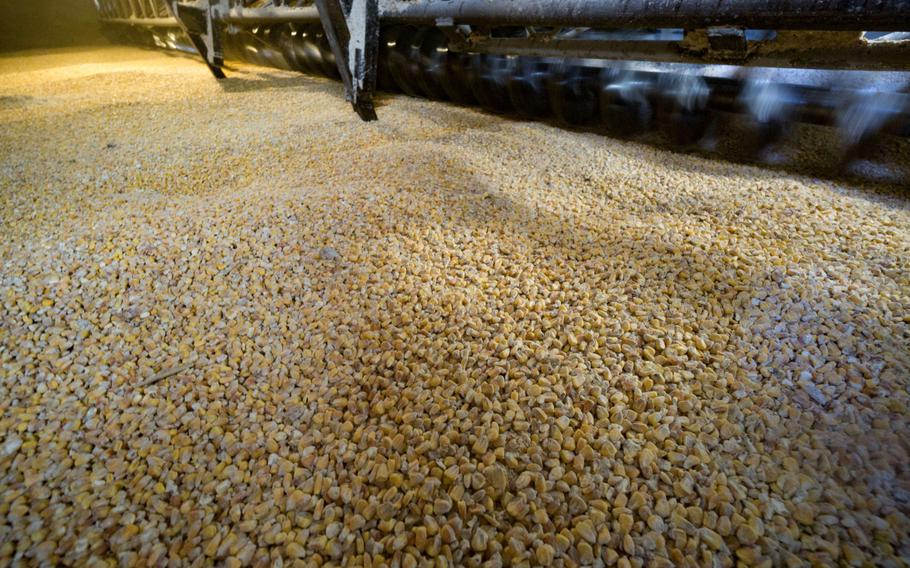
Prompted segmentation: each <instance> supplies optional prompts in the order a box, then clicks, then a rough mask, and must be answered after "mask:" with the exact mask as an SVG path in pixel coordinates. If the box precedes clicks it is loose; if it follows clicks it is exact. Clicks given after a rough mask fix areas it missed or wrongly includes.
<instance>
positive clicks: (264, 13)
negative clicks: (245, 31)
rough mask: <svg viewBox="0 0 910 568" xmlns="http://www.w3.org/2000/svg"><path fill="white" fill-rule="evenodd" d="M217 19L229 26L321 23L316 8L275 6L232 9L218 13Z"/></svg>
mask: <svg viewBox="0 0 910 568" xmlns="http://www.w3.org/2000/svg"><path fill="white" fill-rule="evenodd" d="M215 19H216V20H220V21H222V22H225V23H228V24H247V25H264V24H284V23H304V22H305V23H315V22H318V21H319V11H318V10H317V9H316V6H305V7H301V8H291V7H287V6H280V7H277V6H273V7H269V8H232V9H231V10H230V11H228V12H227V13H216V14H215Z"/></svg>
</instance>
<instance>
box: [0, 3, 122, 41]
mask: <svg viewBox="0 0 910 568" xmlns="http://www.w3.org/2000/svg"><path fill="white" fill-rule="evenodd" d="M104 42H105V40H104V38H103V37H102V36H101V33H100V31H99V29H98V20H97V16H96V14H95V5H94V3H93V2H92V0H0V51H15V50H20V49H36V48H53V47H69V46H76V45H96V44H99V43H104Z"/></svg>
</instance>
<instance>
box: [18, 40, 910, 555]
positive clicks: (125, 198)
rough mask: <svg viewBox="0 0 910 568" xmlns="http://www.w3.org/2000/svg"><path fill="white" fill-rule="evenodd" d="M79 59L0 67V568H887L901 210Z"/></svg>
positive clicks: (449, 115)
mask: <svg viewBox="0 0 910 568" xmlns="http://www.w3.org/2000/svg"><path fill="white" fill-rule="evenodd" d="M78 59H81V60H83V61H85V60H86V58H85V54H80V55H79V57H78ZM78 59H77V58H73V59H66V56H65V55H59V54H58V55H55V56H47V57H34V58H29V59H28V60H24V59H21V60H4V61H3V62H2V63H0V68H2V69H3V73H4V77H5V80H4V81H0V95H2V98H0V101H3V102H2V104H3V105H4V106H3V107H0V121H2V128H0V189H2V192H0V201H2V203H0V205H2V207H0V223H2V225H0V226H2V234H3V236H4V239H3V242H2V244H0V262H2V264H0V322H2V325H0V373H2V382H0V542H2V544H0V562H2V563H8V562H10V561H14V560H19V561H25V562H28V563H44V564H56V563H68V564H81V565H98V566H100V565H104V564H112V563H119V564H122V565H133V564H138V563H147V564H150V565H165V564H170V565H177V564H179V563H181V562H182V563H185V564H192V565H203V564H209V563H223V564H224V565H226V566H245V565H255V566H265V565H269V564H274V565H282V564H301V565H315V564H321V563H324V564H335V565H340V564H350V565H366V566H381V565H391V566H404V567H413V566H418V565H434V564H435V565H437V566H447V565H469V566H470V565H489V566H496V565H501V564H513V565H544V566H550V565H553V566H575V565H608V566H613V565H615V566H626V567H628V566H635V567H639V566H672V565H692V566H694V565H712V564H716V565H721V566H730V565H733V564H735V563H737V562H743V563H745V564H746V565H759V566H769V565H772V564H781V565H788V566H798V565H802V564H808V563H816V564H822V565H826V564H833V563H846V564H852V565H861V564H863V563H866V562H869V563H888V562H891V563H899V562H900V560H898V559H899V558H901V557H903V558H904V559H906V558H907V556H908V555H910V549H908V542H910V535H908V517H907V515H908V490H910V488H908V472H907V465H906V464H907V463H908V461H907V459H908V455H907V454H908V447H907V439H908V437H907V432H908V429H907V402H908V401H907V399H908V395H907V381H908V376H910V375H908V370H910V365H908V349H907V347H908V329H910V328H908V325H910V318H908V316H907V314H908V313H910V311H908V307H910V296H908V294H910V271H908V259H910V255H908V254H907V253H908V251H910V231H908V228H907V227H908V226H910V225H908V212H907V201H906V198H904V197H900V196H890V197H889V196H888V195H886V194H885V193H884V189H883V188H873V187H858V186H855V185H849V184H847V183H833V182H821V181H818V180H812V179H809V178H804V177H798V176H793V175H787V174H785V173H782V172H779V171H777V172H774V171H765V170H761V169H758V168H752V167H746V166H737V165H732V164H727V163H721V162H710V161H707V160H703V159H701V158H697V157H692V156H681V155H673V154H669V153H667V152H664V151H660V150H655V149H652V148H648V147H645V146H641V145H638V144H634V143H621V142H616V141H611V140H608V139H605V138H603V137H600V136H597V135H593V134H580V133H572V132H566V131H561V130H558V129H555V128H553V127H551V126H546V125H540V124H526V123H518V122H511V121H505V120H500V119H496V118H491V117H490V116H487V115H484V114H482V113H480V112H478V111H475V110H471V109H461V108H456V107H451V106H444V105H438V104H434V103H429V102H425V101H420V100H413V99H407V98H398V97H396V98H393V99H390V100H388V101H387V104H384V105H383V106H382V108H381V109H380V113H381V114H382V120H381V121H380V122H378V123H373V124H369V125H365V124H361V123H360V122H359V121H358V120H357V118H356V116H355V115H353V113H351V112H350V110H349V108H348V107H347V106H346V104H345V103H344V101H343V100H342V99H341V97H340V96H339V89H338V87H337V85H335V84H332V83H323V82H321V81H318V80H312V79H306V78H301V77H297V76H294V75H291V74H284V73H282V72H277V71H269V72H262V74H261V75H257V74H255V73H252V72H249V71H247V72H244V73H240V74H238V73H237V72H234V73H233V77H232V78H231V79H229V80H228V81H227V82H225V83H222V84H221V86H219V85H218V84H216V83H215V82H214V81H212V80H211V79H210V78H209V77H208V76H207V72H206V70H205V69H204V68H203V67H202V66H199V65H197V64H196V63H195V62H193V61H182V60H176V59H171V58H168V57H166V56H164V55H155V54H141V55H140V54H138V53H137V52H129V51H126V52H121V51H113V50H109V51H100V52H98V53H95V54H91V63H88V64H78V65H77V64H75V61H77V60H78ZM64 63H68V65H64ZM276 91H278V92H276ZM137 101H139V102H141V104H134V103H136V102H137ZM279 101H280V104H278V103H279ZM189 125H192V128H189V127H188V126H189Z"/></svg>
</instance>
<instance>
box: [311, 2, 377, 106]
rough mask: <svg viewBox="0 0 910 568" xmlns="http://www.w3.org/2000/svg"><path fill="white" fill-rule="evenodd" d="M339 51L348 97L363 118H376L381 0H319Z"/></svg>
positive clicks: (337, 58) (326, 27)
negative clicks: (375, 104) (375, 96)
mask: <svg viewBox="0 0 910 568" xmlns="http://www.w3.org/2000/svg"><path fill="white" fill-rule="evenodd" d="M316 6H317V8H318V10H319V19H320V20H321V21H322V28H323V29H324V30H325V35H326V39H328V41H329V45H331V47H332V53H334V54H335V61H336V62H337V64H338V72H339V73H340V74H341V79H342V81H343V82H344V91H345V97H346V98H347V100H348V101H350V103H351V105H352V106H353V107H354V110H355V111H357V114H358V115H359V116H360V118H362V119H363V120H366V121H369V120H376V110H375V109H374V108H373V93H374V91H375V90H376V75H377V73H378V67H379V4H378V0H346V1H345V0H316Z"/></svg>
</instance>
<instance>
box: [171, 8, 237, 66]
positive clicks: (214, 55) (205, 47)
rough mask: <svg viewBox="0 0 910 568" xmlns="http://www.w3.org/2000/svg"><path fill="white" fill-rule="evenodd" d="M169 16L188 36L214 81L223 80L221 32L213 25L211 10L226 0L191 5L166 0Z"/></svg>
mask: <svg viewBox="0 0 910 568" xmlns="http://www.w3.org/2000/svg"><path fill="white" fill-rule="evenodd" d="M166 2H167V7H168V10H170V12H171V15H172V16H174V18H175V19H176V20H177V23H179V24H180V27H181V28H183V31H184V32H186V35H188V36H189V38H190V41H192V42H193V46H194V47H195V48H196V51H198V52H199V55H201V56H202V59H203V60H204V61H205V64H206V65H208V68H209V71H211V72H212V75H214V76H215V78H216V79H224V77H225V75H224V71H223V70H222V67H224V54H223V53H222V51H221V30H220V29H219V27H218V26H217V25H215V23H214V18H213V14H212V10H213V8H215V7H216V6H217V5H220V4H224V5H225V7H226V5H227V0H196V1H195V2H194V3H192V4H184V3H181V2H180V1H179V0H166Z"/></svg>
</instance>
